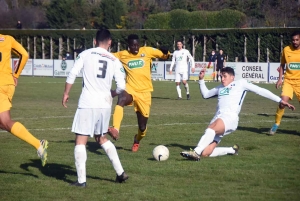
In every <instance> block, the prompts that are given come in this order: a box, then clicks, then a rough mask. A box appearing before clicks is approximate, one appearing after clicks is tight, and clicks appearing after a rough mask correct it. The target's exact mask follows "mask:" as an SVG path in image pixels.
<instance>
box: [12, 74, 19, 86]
mask: <svg viewBox="0 0 300 201" xmlns="http://www.w3.org/2000/svg"><path fill="white" fill-rule="evenodd" d="M13 79H14V83H15V87H16V86H18V78H16V77H14V76H13Z"/></svg>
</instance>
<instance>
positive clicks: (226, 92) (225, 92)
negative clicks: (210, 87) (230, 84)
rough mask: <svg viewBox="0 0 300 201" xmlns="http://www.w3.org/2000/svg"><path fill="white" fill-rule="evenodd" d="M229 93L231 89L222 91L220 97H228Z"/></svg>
mask: <svg viewBox="0 0 300 201" xmlns="http://www.w3.org/2000/svg"><path fill="white" fill-rule="evenodd" d="M229 91H230V89H229V88H227V87H226V88H224V89H222V90H220V92H219V96H226V95H229Z"/></svg>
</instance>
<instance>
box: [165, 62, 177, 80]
mask: <svg viewBox="0 0 300 201" xmlns="http://www.w3.org/2000/svg"><path fill="white" fill-rule="evenodd" d="M171 63H172V62H171V61H165V80H175V68H176V64H175V65H174V67H173V69H172V74H171V75H170V67H171Z"/></svg>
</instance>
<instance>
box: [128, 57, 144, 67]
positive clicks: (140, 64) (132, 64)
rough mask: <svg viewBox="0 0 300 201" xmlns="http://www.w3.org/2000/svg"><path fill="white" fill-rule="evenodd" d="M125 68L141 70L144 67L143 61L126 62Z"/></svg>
mask: <svg viewBox="0 0 300 201" xmlns="http://www.w3.org/2000/svg"><path fill="white" fill-rule="evenodd" d="M127 66H128V68H130V69H134V68H142V67H143V66H144V61H143V60H142V59H138V60H131V61H129V62H128V64H127Z"/></svg>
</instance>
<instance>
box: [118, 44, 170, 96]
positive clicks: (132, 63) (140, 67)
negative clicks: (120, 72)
mask: <svg viewBox="0 0 300 201" xmlns="http://www.w3.org/2000/svg"><path fill="white" fill-rule="evenodd" d="M113 54H114V56H115V57H117V58H118V59H119V60H120V61H121V63H122V64H123V67H124V69H125V71H126V84H127V85H130V86H131V87H132V88H133V89H134V90H135V91H136V92H147V91H153V86H152V81H151V63H152V59H153V58H161V59H167V58H168V56H169V54H170V53H168V55H164V54H163V53H162V52H161V51H160V50H158V49H155V48H152V47H140V49H139V53H138V54H136V55H134V54H132V53H130V52H129V51H128V50H123V51H120V52H116V53H113Z"/></svg>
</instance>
